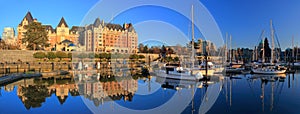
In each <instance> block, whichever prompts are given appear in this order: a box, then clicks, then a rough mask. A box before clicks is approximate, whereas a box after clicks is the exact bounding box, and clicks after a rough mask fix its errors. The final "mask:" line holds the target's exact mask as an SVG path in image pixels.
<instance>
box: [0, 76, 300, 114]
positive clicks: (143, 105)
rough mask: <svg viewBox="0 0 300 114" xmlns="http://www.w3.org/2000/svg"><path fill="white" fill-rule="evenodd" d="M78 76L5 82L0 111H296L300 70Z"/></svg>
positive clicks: (275, 113)
mask: <svg viewBox="0 0 300 114" xmlns="http://www.w3.org/2000/svg"><path fill="white" fill-rule="evenodd" d="M81 78H82V79H78V78H75V79H55V80H54V79H47V80H46V79H22V80H19V81H17V82H13V83H10V84H7V85H3V86H2V87H1V95H0V106H1V113H39V114H40V113H80V114H89V113H121V112H125V113H187V114H189V113H203V112H204V113H208V114H220V113H222V114H224V113H228V114H240V113H243V114H244V113H249V114H253V113H255V114H260V113H262V114H282V113H288V114H297V113H299V112H300V109H299V108H298V107H300V85H299V83H300V79H299V78H300V74H295V75H292V74H291V75H286V76H283V77H274V76H259V75H250V74H249V75H235V76H233V77H231V78H230V77H224V76H220V77H216V78H213V79H211V81H208V82H192V81H179V80H170V79H162V78H156V77H151V78H139V79H132V78H116V80H117V81H111V80H105V81H103V80H102V81H101V82H100V81H94V80H95V79H89V78H86V77H85V76H81ZM85 78H86V79H85ZM193 95H195V96H193Z"/></svg>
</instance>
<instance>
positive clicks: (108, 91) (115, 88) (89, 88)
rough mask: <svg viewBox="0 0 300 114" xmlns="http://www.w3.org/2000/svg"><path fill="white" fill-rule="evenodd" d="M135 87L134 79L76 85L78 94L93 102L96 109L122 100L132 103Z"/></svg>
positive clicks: (135, 81)
mask: <svg viewBox="0 0 300 114" xmlns="http://www.w3.org/2000/svg"><path fill="white" fill-rule="evenodd" d="M137 86H138V85H137V80H134V79H122V80H119V81H116V80H115V81H107V82H99V81H87V82H84V83H79V84H78V87H79V93H80V94H81V95H83V96H84V97H85V98H87V99H89V100H91V101H93V102H94V104H95V106H97V107H98V106H99V105H100V104H103V103H104V102H107V101H114V100H122V99H123V100H124V101H132V99H133V95H134V93H135V92H136V91H137V88H138V87H137Z"/></svg>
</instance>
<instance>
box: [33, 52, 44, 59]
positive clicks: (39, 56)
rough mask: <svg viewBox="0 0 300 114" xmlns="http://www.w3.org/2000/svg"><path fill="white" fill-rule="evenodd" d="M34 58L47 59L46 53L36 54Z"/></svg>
mask: <svg viewBox="0 0 300 114" xmlns="http://www.w3.org/2000/svg"><path fill="white" fill-rule="evenodd" d="M33 57H34V58H38V59H43V58H45V57H46V54H45V53H44V52H36V53H34V54H33Z"/></svg>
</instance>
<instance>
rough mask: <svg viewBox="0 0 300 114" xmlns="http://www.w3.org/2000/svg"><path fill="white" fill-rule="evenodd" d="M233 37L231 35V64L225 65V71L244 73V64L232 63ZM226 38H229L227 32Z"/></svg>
mask: <svg viewBox="0 0 300 114" xmlns="http://www.w3.org/2000/svg"><path fill="white" fill-rule="evenodd" d="M231 39H232V37H231V35H230V49H229V50H230V51H229V65H227V66H226V67H225V72H226V73H236V74H239V73H242V71H243V70H244V68H242V67H241V66H242V65H241V64H233V63H232V55H231V54H232V50H231ZM226 40H227V34H226ZM225 53H226V54H227V42H226V52H225ZM226 57H227V56H226Z"/></svg>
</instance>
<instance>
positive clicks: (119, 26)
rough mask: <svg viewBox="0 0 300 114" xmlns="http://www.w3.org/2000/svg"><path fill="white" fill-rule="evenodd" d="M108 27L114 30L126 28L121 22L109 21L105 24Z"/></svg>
mask: <svg viewBox="0 0 300 114" xmlns="http://www.w3.org/2000/svg"><path fill="white" fill-rule="evenodd" d="M105 26H106V27H107V28H109V29H113V30H115V29H116V30H124V28H123V27H122V26H121V25H119V24H112V23H107V24H106V25H105Z"/></svg>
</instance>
